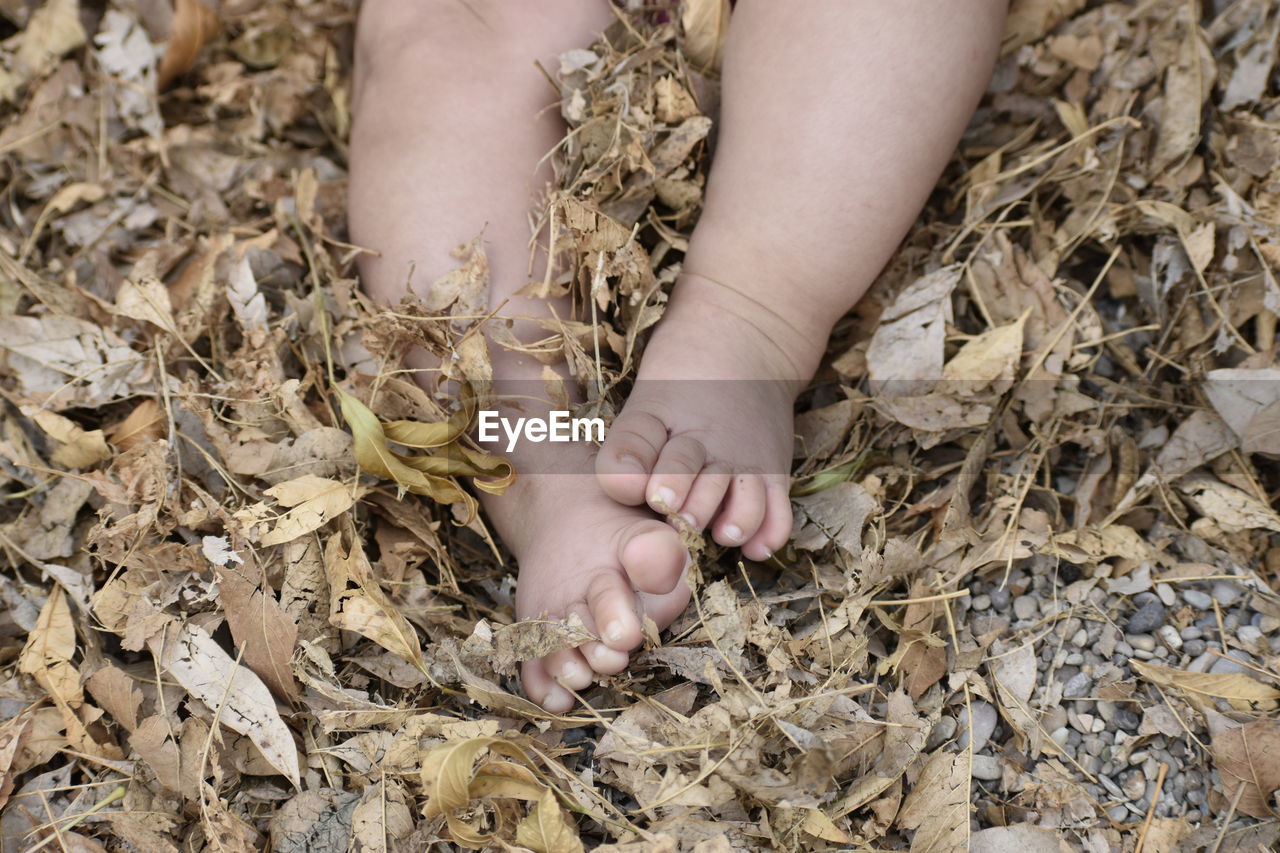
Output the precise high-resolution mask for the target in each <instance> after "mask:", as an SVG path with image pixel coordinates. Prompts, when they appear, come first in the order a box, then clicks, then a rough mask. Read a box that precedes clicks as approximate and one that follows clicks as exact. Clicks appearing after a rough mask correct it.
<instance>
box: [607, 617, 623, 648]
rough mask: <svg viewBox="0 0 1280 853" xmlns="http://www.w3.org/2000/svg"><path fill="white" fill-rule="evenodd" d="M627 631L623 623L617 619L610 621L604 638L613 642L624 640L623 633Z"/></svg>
mask: <svg viewBox="0 0 1280 853" xmlns="http://www.w3.org/2000/svg"><path fill="white" fill-rule="evenodd" d="M623 633H625V631H624V629H623V627H622V623H621V622H619V621H618V620H617V619H614V620H613V621H612V622H610V623H609V624H608V625H607V626H606V627H605V629H604V638H605V639H606V640H608V641H609V642H611V643H620V642H622V635H623Z"/></svg>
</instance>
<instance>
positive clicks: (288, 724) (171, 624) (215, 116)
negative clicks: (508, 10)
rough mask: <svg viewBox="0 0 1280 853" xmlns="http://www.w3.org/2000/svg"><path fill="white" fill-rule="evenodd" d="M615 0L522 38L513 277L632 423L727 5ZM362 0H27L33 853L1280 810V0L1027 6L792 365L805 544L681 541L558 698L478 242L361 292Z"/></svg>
mask: <svg viewBox="0 0 1280 853" xmlns="http://www.w3.org/2000/svg"><path fill="white" fill-rule="evenodd" d="M623 5H624V6H626V7H628V8H624V9H620V10H619V21H618V23H616V24H615V25H614V26H613V27H612V28H611V29H610V30H609V31H608V33H607V34H606V35H605V37H604V38H602V39H601V40H599V41H597V42H596V43H595V44H592V45H583V46H581V47H580V48H578V49H576V50H573V51H570V52H568V53H566V54H565V55H564V56H563V57H562V58H561V61H560V64H559V67H558V68H552V69H548V71H549V73H550V75H551V76H552V77H553V78H554V79H555V80H556V82H557V85H558V86H559V90H560V93H561V101H562V102H561V112H562V114H563V116H564V117H565V119H566V121H567V122H568V124H569V126H570V128H571V132H570V133H569V134H568V135H566V137H565V139H564V140H563V142H562V143H561V144H560V145H559V146H558V147H557V149H556V150H555V152H553V158H552V159H553V162H554V165H555V174H556V182H555V185H554V186H553V187H551V188H550V190H549V192H548V194H547V196H546V199H545V205H544V206H543V207H542V210H541V220H540V222H541V224H542V225H543V226H545V227H546V228H547V231H548V233H549V234H550V235H551V238H552V239H553V240H554V241H555V247H556V250H557V252H558V253H559V254H561V255H562V256H563V257H565V258H566V259H567V264H566V266H565V267H564V268H563V271H562V272H560V273H549V274H548V277H547V278H546V279H545V280H543V281H540V282H533V283H532V284H531V285H530V290H531V291H532V292H535V293H541V294H552V293H557V294H569V295H571V296H572V297H573V298H574V300H575V302H576V304H577V305H578V306H580V307H581V308H582V309H583V310H582V312H581V314H582V316H583V317H584V318H586V320H584V321H583V322H574V321H569V320H565V321H563V322H558V323H555V324H548V325H547V327H546V337H545V339H544V340H543V341H541V342H539V343H538V344H537V345H535V346H534V347H533V351H534V353H535V354H536V355H537V357H539V358H541V359H542V360H544V361H546V362H548V363H552V362H554V361H556V360H558V359H564V360H566V361H567V362H568V363H569V365H570V366H571V368H572V369H573V370H574V371H575V373H576V374H577V375H579V376H580V377H583V378H584V379H586V380H587V383H586V384H587V386H588V387H589V388H591V389H593V391H592V393H593V395H595V396H594V397H593V401H592V405H595V406H598V407H600V409H601V410H603V411H605V412H612V411H616V410H617V408H618V406H619V405H620V403H621V400H622V394H621V392H622V391H624V390H625V388H626V386H627V383H628V382H629V381H630V379H631V378H632V377H633V376H634V371H635V366H636V363H637V361H638V359H639V358H640V357H641V356H642V352H643V347H644V342H645V340H646V336H647V332H648V331H649V330H650V329H651V328H652V327H653V325H654V324H655V323H656V322H657V321H658V320H659V318H660V317H661V314H662V310H663V307H664V305H665V303H666V299H667V296H668V294H669V292H670V288H671V285H672V283H673V282H674V280H675V278H676V276H677V275H678V273H679V269H680V262H681V257H682V253H683V251H684V249H685V247H686V246H687V240H688V235H689V232H690V230H691V227H692V225H693V224H694V222H696V219H697V215H698V211H699V208H700V205H701V199H702V191H703V187H704V185H705V181H706V171H707V161H708V153H709V149H710V147H711V145H712V144H713V143H714V122H715V117H716V109H717V103H718V85H719V84H718V80H717V68H718V65H719V61H720V57H721V55H722V51H723V44H724V37H725V32H726V30H727V27H728V20H729V4H728V3H727V2H718V0H698V2H686V3H685V4H684V6H683V8H682V9H680V10H678V11H674V10H673V11H668V12H665V13H662V14H656V13H654V12H653V11H652V10H651V9H643V10H642V9H639V4H623ZM633 5H634V6H636V9H635V10H630V9H629V7H631V6H633ZM354 12H355V9H354V4H353V3H351V2H348V0H315V2H310V3H306V4H289V3H285V2H283V0H247V2H230V0H225V2H223V3H222V4H221V5H220V7H219V8H218V9H216V10H215V9H214V8H213V7H212V6H205V5H202V4H201V3H199V2H197V0H178V2H177V3H175V4H173V5H169V4H166V3H136V4H135V3H130V2H123V1H122V0H119V2H117V0H113V2H110V3H107V4H105V5H104V4H87V3H78V2H76V0H44V2H39V3H27V4H23V3H4V4H0V29H2V32H3V35H4V39H3V41H0V110H2V111H3V113H4V121H3V123H2V126H0V148H2V149H3V150H4V152H5V160H4V162H3V165H2V166H0V168H3V170H4V174H5V181H6V187H7V195H6V198H7V204H6V206H5V213H4V214H3V218H2V220H0V308H2V309H3V310H2V311H0V365H2V367H0V395H2V396H3V398H4V399H3V403H0V407H2V408H0V490H2V492H3V494H4V496H5V500H4V502H3V503H0V549H3V553H4V559H5V562H6V567H7V569H8V571H6V572H5V573H4V574H3V575H0V601H2V604H0V612H3V614H4V616H5V619H4V620H3V621H4V625H5V627H4V631H3V636H4V638H5V639H6V640H7V647H8V649H9V654H8V658H9V660H10V661H12V662H14V664H15V665H14V666H11V667H10V668H9V670H8V673H7V675H6V678H5V680H4V682H3V695H2V697H0V699H2V701H0V709H2V710H3V714H2V715H0V716H2V717H3V721H2V722H0V728H2V729H3V736H0V807H2V808H3V812H0V836H3V844H4V847H5V849H10V848H12V849H37V848H38V849H44V848H51V849H59V848H60V849H78V850H99V849H108V850H116V849H135V850H149V851H150V850H155V851H163V850H179V849H183V850H187V849H190V850H204V849H208V850H251V849H260V848H261V847H262V846H263V845H265V844H267V843H268V842H269V843H270V844H271V846H272V849H276V850H302V849H307V850H347V849H361V850H364V849H368V850H418V849H427V848H430V847H433V846H437V847H439V848H440V849H452V848H454V847H471V848H486V849H504V850H513V849H527V850H534V851H557V852H558V851H577V850H582V849H588V848H598V849H602V850H617V851H624V850H625V851H640V850H645V851H649V850H653V851H700V853H710V852H711V851H727V850H765V849H770V850H772V849H783V850H821V849H831V850H837V849H859V850H861V849H902V850H911V851H959V850H966V849H972V850H987V851H1001V850H1013V849H1017V850H1021V851H1027V850H1046V851H1059V850H1088V851H1112V850H1116V851H1119V850H1124V851H1130V850H1135V849H1139V848H1140V849H1142V850H1145V851H1148V853H1164V851H1169V853H1172V851H1182V850H1186V851H1199V850H1215V851H1233V850H1239V851H1255V850H1260V849H1273V848H1274V845H1275V844H1276V843H1277V839H1278V838H1280V830H1278V829H1277V823H1276V818H1277V815H1278V814H1280V811H1278V809H1280V802H1278V801H1277V788H1278V787H1280V778H1278V777H1277V775H1276V767H1277V766H1280V760H1278V759H1277V755H1276V753H1277V749H1280V736H1278V735H1277V725H1278V720H1280V718H1278V717H1277V713H1278V712H1277V708H1278V707H1280V704H1278V701H1277V700H1280V658H1278V657H1277V651H1278V650H1280V649H1278V645H1280V644H1278V643H1277V638H1278V636H1280V597H1278V596H1277V582H1278V579H1280V516H1278V515H1277V512H1276V506H1277V495H1278V494H1280V475H1278V473H1277V472H1278V469H1277V467H1276V465H1275V462H1276V459H1277V458H1280V445H1278V444H1277V440H1278V439H1277V436H1280V398H1278V397H1277V392H1276V379H1277V376H1278V375H1280V373H1278V371H1280V363H1278V362H1277V339H1276V316H1277V312H1278V311H1280V288H1278V287H1277V284H1276V281H1277V268H1278V267H1280V225H1278V224H1277V223H1278V222H1280V220H1278V219H1277V217H1278V216H1280V166H1278V165H1277V164H1280V129H1278V128H1280V99H1277V97H1276V90H1275V87H1274V75H1275V63H1276V59H1277V50H1276V46H1275V45H1276V33H1277V32H1280V12H1277V10H1276V9H1275V8H1274V4H1269V3H1266V2H1262V0H1245V2H1239V3H1231V4H1225V3H1219V4H1205V5H1204V6H1203V7H1200V6H1188V5H1185V4H1183V5H1179V4H1174V3H1167V2H1155V3H1136V2H1134V3H1129V2H1086V0H1073V2H1057V1H1056V0H1017V2H1015V3H1014V4H1013V8H1012V10H1011V13H1010V18H1009V23H1008V28H1007V34H1006V40H1005V49H1004V55H1003V57H1002V59H1001V60H1000V63H999V65H998V67H997V69H996V72H995V75H994V77H993V79H992V81H991V83H990V85H989V87H988V92H987V95H986V97H985V99H984V101H983V103H982V106H981V107H980V109H979V111H978V113H977V115H976V116H975V117H974V119H973V121H972V122H971V124H970V126H969V129H968V131H967V132H966V135H965V137H964V139H963V141H962V142H961V144H960V146H959V149H958V151H957V152H956V155H955V156H954V158H953V160H952V162H951V164H950V166H949V167H948V170H947V172H946V174H945V175H944V177H943V180H942V181H941V182H940V184H939V189H938V191H937V192H936V193H935V195H934V197H933V199H931V201H930V203H929V205H928V206H927V207H926V209H925V210H924V212H923V213H922V215H921V219H920V221H919V223H918V225H917V227H916V228H915V229H914V230H913V232H912V233H911V235H909V236H908V238H907V239H906V241H905V242H904V244H903V246H902V247H901V249H900V251H899V252H898V254H897V255H896V256H895V258H894V260H893V261H892V262H891V263H890V265H889V266H888V267H887V268H886V270H885V271H884V272H883V274H882V275H881V277H880V280H879V281H878V282H877V283H876V285H875V287H874V288H873V290H872V291H871V293H870V294H869V295H868V296H867V297H866V298H865V299H864V300H863V302H862V303H861V304H860V305H858V306H857V307H856V308H855V309H854V311H853V312H851V314H850V315H849V316H848V317H847V318H845V319H844V320H843V321H842V322H841V323H840V324H839V325H838V327H837V331H836V334H835V335H834V337H833V339H832V341H831V345H830V348H829V353H828V359H827V360H826V362H825V364H824V367H823V368H822V370H821V371H820V373H819V375H818V377H817V378H816V379H815V381H814V383H813V385H812V387H811V388H810V389H809V390H808V391H807V392H806V393H805V395H804V396H803V397H802V398H801V401H800V404H799V407H798V421H797V432H798V435H797V443H796V448H797V451H796V458H795V480H794V482H795V486H794V490H793V492H794V496H795V500H796V506H797V532H796V536H795V539H794V541H793V543H792V544H791V545H790V546H789V547H788V548H787V549H786V550H785V551H784V552H782V553H780V554H779V555H777V556H776V557H775V558H773V559H772V560H771V561H770V562H769V564H767V565H760V564H749V563H742V562H740V560H739V559H738V557H737V556H736V555H735V554H734V553H733V552H728V551H724V550H722V549H718V548H715V547H714V546H704V543H701V542H700V541H696V537H695V538H694V539H690V543H691V544H694V545H697V546H698V553H699V564H698V565H697V567H696V570H695V571H694V572H692V575H693V579H694V584H695V606H692V607H690V609H689V610H688V612H686V613H685V614H684V615H683V616H681V617H680V619H678V620H677V622H676V623H675V624H674V625H673V626H672V627H671V629H670V630H669V631H668V632H667V633H666V634H665V635H663V636H661V637H658V636H656V633H655V636H653V637H651V638H650V642H649V643H648V644H647V646H646V648H645V650H643V651H642V652H641V653H640V654H639V655H637V657H636V659H635V662H634V663H633V665H632V666H631V667H630V668H629V669H628V671H627V672H626V673H623V674H622V675H619V676H617V677H614V678H610V679H606V680H604V681H603V682H602V683H601V684H600V685H597V686H596V687H594V688H592V689H591V690H590V691H588V692H587V694H586V695H587V698H588V699H589V700H590V703H591V705H590V708H579V709H578V710H575V711H574V712H572V713H570V714H568V715H566V716H562V717H557V716H554V715H549V714H546V713H545V712H543V711H541V709H539V708H537V707H536V706H534V705H533V704H532V703H530V702H528V701H527V700H525V699H524V698H522V697H521V696H520V695H519V691H518V684H517V682H516V680H515V677H514V674H515V672H516V671H517V666H516V665H517V664H518V662H519V661H520V660H526V659H529V658H531V657H537V656H540V655H543V654H546V653H548V652H550V651H552V650H555V649H558V648H564V647H566V646H571V645H576V644H579V643H581V642H584V641H586V640H589V639H591V637H590V634H589V633H588V632H586V631H585V630H584V629H583V627H582V625H581V624H580V623H576V624H575V623H574V622H572V621H568V622H532V623H514V622H513V583H512V580H511V568H512V567H511V563H510V560H509V559H508V558H507V557H506V555H505V554H504V552H503V551H502V549H501V546H500V543H497V542H496V541H495V540H494V537H492V536H491V535H490V534H489V532H488V530H487V528H486V526H485V523H484V519H483V516H481V515H478V514H477V512H476V502H475V498H474V495H473V493H472V491H471V489H473V488H479V489H488V490H491V491H495V492H501V491H502V490H503V489H504V488H505V487H506V485H507V484H509V483H510V481H511V479H512V477H513V476H516V475H517V472H513V471H512V470H511V469H510V466H508V465H507V464H506V463H505V461H504V460H502V459H500V458H498V457H494V456H491V455H489V454H485V453H483V452H481V451H480V450H479V449H478V448H477V447H476V446H474V445H472V444H470V443H469V439H468V438H467V437H466V431H467V427H468V424H469V420H470V418H471V414H472V411H473V410H474V408H475V406H476V405H478V404H480V403H482V402H483V399H484V394H485V393H486V388H487V382H488V380H490V379H491V375H490V373H491V372H490V370H489V367H488V354H487V349H486V344H485V339H484V338H483V337H482V336H480V335H479V334H477V333H476V332H477V328H476V327H477V323H478V322H482V321H480V320H478V319H477V318H478V317H479V316H481V315H482V314H483V311H482V310H480V309H481V308H482V306H483V304H484V300H483V294H484V288H485V285H486V276H487V262H486V261H485V259H484V256H483V251H482V249H481V248H480V244H479V243H478V242H475V243H472V244H469V245H467V246H463V247H461V248H460V250H459V252H458V257H459V260H460V262H461V263H460V266H459V268H458V269H457V270H456V271H455V272H454V273H451V274H450V275H448V276H446V277H445V278H443V279H442V280H441V282H440V283H439V284H438V285H437V287H436V288H435V289H433V291H432V295H431V296H430V297H429V298H428V300H426V301H422V300H415V299H406V300H405V301H404V302H402V303H401V304H400V305H398V306H395V307H394V308H393V309H388V310H380V309H378V308H376V307H374V306H373V305H371V304H370V303H369V302H368V301H367V300H366V299H365V298H364V297H363V296H362V294H361V293H360V291H359V288H358V284H357V282H356V280H355V278H354V272H353V270H354V264H353V260H354V258H355V256H356V253H357V252H358V249H356V248H354V247H351V246H349V245H348V244H347V243H346V242H344V239H345V225H344V212H343V206H344V195H345V183H346V174H345V145H346V141H345V135H346V132H347V130H348V129H349V126H350V116H349V112H348V109H349V98H350V94H349V92H350V69H351V56H350V50H351V42H352V30H353V23H354ZM795 156H801V154H800V152H796V153H795ZM588 321H590V322H588ZM492 338H493V339H494V340H508V339H509V338H504V337H503V335H502V329H501V328H498V329H497V330H496V331H494V333H493V335H492ZM411 345H417V346H421V347H423V348H425V349H427V350H429V351H431V352H434V353H436V354H438V355H441V356H445V357H446V359H445V363H446V364H447V365H448V366H449V367H448V376H447V377H446V378H447V379H449V380H451V381H453V382H454V383H456V387H458V388H463V389H467V390H466V391H465V392H464V393H463V394H461V395H452V396H451V395H440V394H428V393H427V392H425V391H423V390H422V389H420V388H419V387H418V386H417V385H414V384H412V383H409V382H405V381H403V380H402V379H400V378H398V375H397V371H398V369H399V368H400V367H401V365H402V357H403V354H404V352H405V351H406V350H407V349H408V348H409V347H410V346H411ZM459 397H461V399H458V398H459ZM686 535H687V536H688V535H691V534H690V533H689V532H688V531H686ZM1197 596H1198V598H1197ZM1197 601H1199V602H1200V604H1199V605H1198V606H1193V603H1194V602H1197ZM1205 601H1207V602H1208V603H1207V604H1206V603H1205ZM1246 605H1247V609H1242V608H1245V607H1246ZM1250 614H1251V619H1249V618H1245V617H1248V616H1250ZM1143 620H1146V623H1149V624H1150V625H1151V627H1149V628H1145V630H1138V629H1139V628H1143V627H1144V622H1143ZM1242 620H1243V621H1242ZM1246 629H1249V630H1246ZM1206 640H1207V641H1208V642H1206ZM1197 642H1198V643H1199V646H1200V648H1201V649H1203V652H1202V653H1200V654H1198V655H1193V654H1191V653H1189V651H1188V649H1189V648H1190V647H1191V646H1192V644H1193V643H1197ZM1085 650H1087V654H1086V652H1085ZM979 712H980V713H979ZM979 721H983V722H982V724H981V725H979ZM1099 734H1102V735H1105V737H1106V743H1105V744H1103V745H1102V749H1101V750H1096V751H1095V750H1093V748H1092V747H1091V746H1090V744H1091V743H1093V742H1094V741H1093V740H1090V739H1094V740H1097V736H1098V735H1099ZM1076 735H1079V736H1078V737H1077V736H1076ZM1157 755H1159V756H1162V757H1161V758H1159V759H1157V758H1156V757H1155V756H1157ZM1173 764H1176V765H1177V766H1170V765H1173ZM1157 770H1159V772H1158V773H1157V772H1156V771H1157ZM1193 776H1194V777H1195V778H1196V779H1197V780H1198V784H1197V785H1195V786H1193V785H1191V784H1190V782H1189V781H1188V780H1190V779H1191V778H1192V777H1193Z"/></svg>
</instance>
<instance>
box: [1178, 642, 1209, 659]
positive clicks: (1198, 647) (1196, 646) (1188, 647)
mask: <svg viewBox="0 0 1280 853" xmlns="http://www.w3.org/2000/svg"><path fill="white" fill-rule="evenodd" d="M1182 651H1183V652H1184V653H1185V654H1188V655H1190V656H1191V657H1193V658H1195V657H1199V656H1200V655H1202V654H1204V640H1187V641H1186V642H1185V643H1183V644H1182Z"/></svg>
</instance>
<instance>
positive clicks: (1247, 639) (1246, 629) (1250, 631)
mask: <svg viewBox="0 0 1280 853" xmlns="http://www.w3.org/2000/svg"><path fill="white" fill-rule="evenodd" d="M1236 638H1237V639H1238V640H1240V644H1241V645H1244V646H1253V645H1254V644H1256V643H1257V642H1258V641H1259V640H1261V639H1262V631H1261V630H1259V629H1257V628H1255V627H1253V626H1252V625H1241V626H1240V629H1239V630H1238V631H1236Z"/></svg>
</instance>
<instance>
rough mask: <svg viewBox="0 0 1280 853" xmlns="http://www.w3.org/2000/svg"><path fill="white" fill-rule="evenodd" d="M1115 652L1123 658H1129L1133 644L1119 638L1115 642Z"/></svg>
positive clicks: (1131, 655) (1131, 654)
mask: <svg viewBox="0 0 1280 853" xmlns="http://www.w3.org/2000/svg"><path fill="white" fill-rule="evenodd" d="M1116 654H1117V655H1119V656H1120V657H1123V658H1131V657H1133V646H1131V645H1129V644H1128V643H1126V642H1125V641H1124V640H1121V641H1120V642H1118V643H1116Z"/></svg>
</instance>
